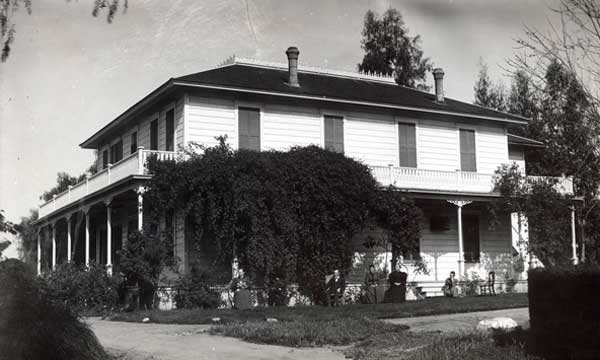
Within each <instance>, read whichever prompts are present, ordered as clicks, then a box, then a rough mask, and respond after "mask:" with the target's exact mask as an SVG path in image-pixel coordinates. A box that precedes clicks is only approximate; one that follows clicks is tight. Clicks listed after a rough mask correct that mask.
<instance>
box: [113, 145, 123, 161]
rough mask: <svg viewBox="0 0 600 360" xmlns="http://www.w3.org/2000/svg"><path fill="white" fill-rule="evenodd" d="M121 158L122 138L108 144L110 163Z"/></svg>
mask: <svg viewBox="0 0 600 360" xmlns="http://www.w3.org/2000/svg"><path fill="white" fill-rule="evenodd" d="M121 159H123V140H119V142H118V143H116V144H113V145H111V146H110V163H111V164H114V163H116V162H118V161H121Z"/></svg>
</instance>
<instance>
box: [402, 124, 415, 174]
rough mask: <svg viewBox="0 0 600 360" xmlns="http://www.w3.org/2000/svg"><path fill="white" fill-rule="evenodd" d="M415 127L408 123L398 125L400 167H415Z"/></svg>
mask: <svg viewBox="0 0 600 360" xmlns="http://www.w3.org/2000/svg"><path fill="white" fill-rule="evenodd" d="M416 137H417V135H416V126H415V124H410V123H398V147H399V149H400V166H403V167H413V168H416V167H417V140H416Z"/></svg>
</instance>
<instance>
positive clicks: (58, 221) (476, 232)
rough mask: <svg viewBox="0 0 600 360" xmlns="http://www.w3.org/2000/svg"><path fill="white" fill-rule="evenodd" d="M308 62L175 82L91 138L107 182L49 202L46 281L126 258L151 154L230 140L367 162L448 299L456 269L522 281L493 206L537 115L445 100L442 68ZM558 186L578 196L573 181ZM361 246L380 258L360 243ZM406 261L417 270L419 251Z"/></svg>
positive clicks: (182, 243)
mask: <svg viewBox="0 0 600 360" xmlns="http://www.w3.org/2000/svg"><path fill="white" fill-rule="evenodd" d="M298 53H299V52H298V50H297V49H296V48H289V49H288V51H287V52H286V54H287V55H288V63H287V64H271V63H259V62H256V61H250V60H244V59H238V58H231V59H228V61H227V62H226V63H224V64H222V65H221V66H219V67H217V68H215V69H211V70H207V71H203V72H200V73H196V74H191V75H188V76H183V77H178V78H171V79H169V80H168V81H166V82H165V83H164V84H163V85H161V86H160V87H158V88H157V89H155V90H153V91H152V92H151V93H150V94H148V95H147V96H146V97H144V98H143V99H141V100H140V101H139V102H137V103H136V104H133V105H132V106H131V107H130V108H129V109H127V110H126V111H125V112H123V113H122V114H121V115H120V116H118V117H117V118H116V119H114V120H113V121H111V122H109V123H108V124H107V125H106V126H104V127H103V128H102V129H100V130H99V131H97V132H95V133H94V134H92V135H91V136H90V138H88V139H87V140H85V141H84V142H83V143H82V144H81V147H82V148H84V149H94V150H97V152H98V161H97V166H98V173H97V174H95V175H93V176H91V177H89V178H88V179H87V180H86V181H84V182H82V183H80V184H77V185H75V186H73V187H72V188H70V189H69V190H68V191H66V192H65V193H62V194H60V195H57V196H56V197H55V198H54V199H52V200H51V201H49V202H47V203H45V204H42V205H41V206H40V209H39V216H40V219H39V221H38V225H39V237H38V239H39V240H38V271H40V272H41V271H42V270H43V269H46V268H51V267H53V266H55V265H56V264H57V263H58V262H61V261H72V260H74V261H78V262H81V263H85V264H87V263H89V262H90V261H97V262H100V263H102V264H107V265H109V267H110V266H113V265H114V266H118V258H116V250H118V249H119V248H121V247H122V246H123V243H124V242H125V241H126V238H127V236H126V235H127V233H128V232H129V231H131V230H132V229H140V228H141V227H142V226H143V224H144V221H147V216H145V215H144V214H146V213H147V211H148V209H145V208H144V202H143V192H144V184H145V183H146V182H147V181H148V179H149V178H150V175H149V174H148V173H147V171H146V169H145V160H146V158H147V157H148V155H149V154H158V156H159V157H160V158H163V159H172V158H175V156H176V150H177V149H180V148H182V147H184V146H185V145H186V144H188V143H190V142H197V143H202V144H205V145H213V144H216V140H215V137H217V136H219V135H227V138H228V141H229V142H230V143H231V146H232V147H234V148H238V147H243V148H249V149H254V150H257V151H262V150H268V149H279V150H285V149H289V148H290V147H292V146H297V145H300V146H302V145H310V144H316V145H319V146H323V147H325V148H328V149H331V150H333V151H340V152H343V153H344V154H346V155H347V156H349V157H352V158H354V159H357V160H360V161H362V162H363V163H365V164H367V165H368V166H369V167H370V168H371V169H372V174H373V175H374V176H375V178H376V179H377V180H378V181H379V182H380V183H381V185H382V186H388V185H390V184H391V185H393V186H395V187H396V188H398V190H400V191H404V192H406V194H407V195H408V196H411V197H414V199H415V200H416V203H417V204H418V205H419V206H420V207H421V208H422V209H423V211H424V214H425V220H424V223H423V230H422V236H421V240H420V244H419V254H418V255H419V256H420V257H421V258H422V259H423V260H424V261H425V262H426V263H427V265H428V268H429V270H430V274H429V275H424V274H421V275H419V276H417V277H416V280H417V281H419V282H421V283H423V284H427V283H429V284H432V285H431V286H432V287H435V288H438V289H439V286H440V282H441V281H443V280H444V279H445V277H446V276H447V274H448V273H449V272H450V271H452V270H454V271H456V272H457V274H465V273H466V271H468V270H469V269H470V268H480V269H483V270H482V271H485V272H487V271H491V270H494V271H496V272H497V273H503V272H510V271H511V262H512V257H513V240H512V231H513V230H512V226H511V215H510V214H504V215H502V217H501V219H500V225H498V226H496V227H494V228H493V229H492V228H490V227H489V226H488V219H487V215H486V212H485V211H483V209H484V207H485V204H486V203H487V202H489V201H494V200H495V199H497V197H498V194H496V193H494V192H493V191H492V189H493V184H492V178H493V173H494V171H495V170H496V169H497V168H498V166H500V165H501V164H505V163H509V162H511V161H517V162H518V163H519V164H520V165H522V169H524V164H525V158H524V148H526V147H527V146H540V143H538V142H536V141H533V140H530V139H525V138H521V137H518V136H514V135H511V134H509V133H508V131H507V129H508V127H509V126H510V125H515V124H516V125H522V124H526V123H527V119H524V118H521V117H519V116H514V115H510V114H506V113H501V112H497V111H494V110H491V109H486V108H482V107H479V106H475V105H472V104H468V103H464V102H460V101H456V100H452V99H450V98H447V97H445V96H444V93H443V76H444V73H443V71H442V70H441V69H436V70H434V78H435V94H430V93H427V92H422V91H418V90H414V89H409V88H405V87H402V86H398V85H396V84H395V83H394V81H393V79H391V78H386V77H379V76H369V75H364V74H355V73H345V72H333V71H323V70H321V69H311V68H302V67H300V68H298V66H297V59H298ZM560 187H561V189H562V191H565V192H572V183H571V182H570V180H569V179H563V181H562V182H561V184H560ZM184 220H185V219H183V218H181V216H175V218H174V219H173V221H174V224H175V226H174V232H175V233H174V238H175V239H176V241H175V245H174V246H175V249H174V252H175V254H176V255H177V257H178V258H179V259H180V260H181V263H180V269H181V271H183V272H185V271H187V270H188V269H189V257H190V256H189V255H190V253H191V251H192V250H191V246H190V244H191V241H192V240H191V238H190V232H189V231H187V232H186V226H185V225H186V224H185V221H184ZM356 250H357V254H363V255H364V254H365V253H367V252H368V249H365V248H364V247H363V246H362V241H361V239H360V236H359V237H357V239H356ZM196 255H200V254H196ZM379 255H380V256H379V257H378V259H379V260H381V256H384V255H385V254H379ZM404 255H405V256H404V263H405V264H406V265H407V266H408V267H409V269H410V265H411V264H412V260H411V259H413V258H415V257H416V256H415V255H417V254H404ZM367 258H368V256H367ZM362 259H363V261H365V260H364V257H363V258H362ZM371 260H372V259H371ZM360 262H361V257H360V256H357V265H359V263H360ZM360 271H362V270H360ZM361 276H362V274H361ZM409 279H413V277H412V276H411V277H409Z"/></svg>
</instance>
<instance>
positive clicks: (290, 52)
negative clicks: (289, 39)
mask: <svg viewBox="0 0 600 360" xmlns="http://www.w3.org/2000/svg"><path fill="white" fill-rule="evenodd" d="M285 53H286V54H287V56H288V57H290V56H292V55H296V57H298V55H299V54H300V50H298V48H297V47H295V46H290V47H289V48H288V49H287V50H286V51H285Z"/></svg>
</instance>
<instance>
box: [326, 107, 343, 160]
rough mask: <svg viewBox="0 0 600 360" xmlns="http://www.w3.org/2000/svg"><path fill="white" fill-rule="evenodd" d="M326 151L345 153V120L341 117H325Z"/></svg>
mask: <svg viewBox="0 0 600 360" xmlns="http://www.w3.org/2000/svg"><path fill="white" fill-rule="evenodd" d="M323 127H324V132H325V134H324V135H325V136H324V137H325V149H327V150H331V151H335V152H339V153H343V152H344V118H342V117H339V116H325V118H324V124H323Z"/></svg>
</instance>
